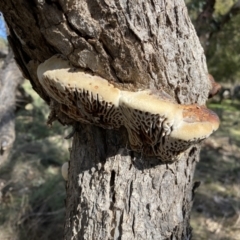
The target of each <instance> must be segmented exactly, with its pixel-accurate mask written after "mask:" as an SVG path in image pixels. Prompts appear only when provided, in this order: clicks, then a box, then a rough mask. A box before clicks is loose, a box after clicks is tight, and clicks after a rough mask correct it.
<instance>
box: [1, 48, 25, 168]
mask: <svg viewBox="0 0 240 240" xmlns="http://www.w3.org/2000/svg"><path fill="white" fill-rule="evenodd" d="M22 82H23V77H22V73H21V72H20V71H19V69H18V67H17V65H16V63H15V61H14V56H13V52H12V51H11V50H10V51H9V53H8V54H7V56H6V57H5V59H4V62H3V65H2V67H1V72H0V165H2V164H3V163H5V162H6V160H7V157H8V153H9V150H10V148H11V146H12V144H13V142H14V140H15V110H16V93H17V87H18V86H19V85H20V84H21V83H22Z"/></svg>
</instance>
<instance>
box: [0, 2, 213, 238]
mask: <svg viewBox="0 0 240 240" xmlns="http://www.w3.org/2000/svg"><path fill="white" fill-rule="evenodd" d="M0 11H2V13H3V15H4V18H5V20H6V23H7V25H8V27H9V30H10V36H9V40H10V43H11V46H12V48H13V50H14V53H15V56H16V59H17V62H18V64H19V65H20V67H21V69H22V71H23V73H24V75H25V77H26V78H28V79H29V80H30V81H31V83H32V86H33V88H34V89H35V90H36V91H37V92H38V94H39V95H40V96H41V97H42V98H43V99H45V100H46V102H48V103H49V100H50V99H49V96H47V94H46V92H44V90H43V88H42V87H41V85H40V84H39V81H38V79H37V75H36V72H37V67H38V65H39V64H40V63H42V62H43V61H45V60H46V59H48V58H50V57H51V56H52V55H54V54H56V53H60V54H62V55H64V56H65V57H66V58H67V59H68V60H69V61H70V62H71V63H72V64H73V65H75V66H77V67H81V68H83V69H86V70H90V71H92V72H93V73H94V74H96V75H100V76H101V77H103V78H105V79H107V80H109V81H114V82H116V83H117V84H118V86H119V87H121V88H122V89H130V90H134V91H137V90H139V89H152V90H156V92H157V91H158V90H159V89H163V90H164V91H165V92H167V93H168V94H169V95H171V96H172V97H173V98H174V99H175V100H176V101H177V102H178V103H181V104H182V103H185V104H190V103H198V104H204V103H205V101H206V99H207V96H208V92H209V89H210V84H209V81H208V76H207V67H206V62H205V57H204V53H203V50H202V47H201V46H200V43H199V40H198V38H197V36H196V34H195V30H194V27H193V26H192V24H191V22H190V19H189V17H188V13H187V9H186V7H185V3H184V1H183V0H173V1H168V0H134V1H126V0H116V1H109V0H72V1H70V0H67V1H62V0H54V1H51V0H48V1H44V0H35V1H24V0H2V1H1V2H0ZM199 148H200V147H199V146H197V145H196V146H193V147H191V148H190V149H188V150H187V151H185V153H184V154H183V155H182V157H181V159H180V160H179V161H177V162H175V163H172V164H168V163H161V162H160V161H159V160H158V159H155V158H147V157H145V156H143V155H141V154H140V153H136V152H133V151H131V149H129V147H128V141H127V134H126V130H125V129H124V128H121V129H119V130H105V129H102V128H99V127H96V126H92V125H84V124H81V123H78V125H77V131H76V133H75V134H74V138H73V146H72V150H71V160H70V169H69V181H68V184H67V200H66V222H65V233H64V239H138V240H140V239H190V238H191V228H190V226H189V217H190V210H191V206H192V200H193V174H194V169H195V165H196V163H197V161H198V160H199Z"/></svg>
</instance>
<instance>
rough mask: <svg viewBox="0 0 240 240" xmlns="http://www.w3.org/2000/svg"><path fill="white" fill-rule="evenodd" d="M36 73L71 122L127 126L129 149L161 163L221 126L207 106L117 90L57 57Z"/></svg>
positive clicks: (161, 94)
mask: <svg viewBox="0 0 240 240" xmlns="http://www.w3.org/2000/svg"><path fill="white" fill-rule="evenodd" d="M37 75H38V78H39V81H40V83H41V85H42V86H43V88H44V89H45V91H46V92H47V94H48V95H49V97H50V98H51V99H52V100H53V101H54V102H57V103H58V105H59V106H60V107H59V109H60V111H61V112H63V113H64V114H65V115H67V116H68V117H69V118H71V119H73V120H74V121H79V122H82V123H89V124H94V125H96V126H100V127H102V128H106V129H118V128H119V127H121V126H125V127H126V129H127V132H128V137H129V142H130V146H131V148H132V150H134V151H138V152H142V153H143V154H145V155H147V156H155V157H157V158H159V159H160V160H161V161H163V162H172V161H176V160H178V159H179V156H180V154H181V153H182V152H183V151H185V150H186V149H188V148H189V147H190V146H191V145H193V144H196V143H199V142H201V141H202V140H204V139H205V138H207V137H208V136H209V135H210V134H212V133H213V132H214V131H216V130H217V128H218V126H219V118H218V116H217V115H216V114H215V113H214V112H213V111H211V110H209V109H207V108H206V107H205V106H199V105H197V104H192V105H183V104H178V103H176V102H174V100H171V99H169V97H166V96H168V95H167V94H166V93H164V92H162V93H161V92H159V93H158V95H156V94H155V93H153V92H152V91H151V90H144V91H137V92H131V91H124V90H120V89H118V88H117V87H115V86H114V85H113V84H111V83H110V82H108V81H107V80H105V79H103V78H101V77H99V76H94V75H91V74H89V73H86V72H84V71H82V70H81V69H78V68H76V67H73V66H72V65H71V64H70V63H69V62H68V61H67V60H65V59H64V58H63V57H61V56H60V55H55V56H53V57H51V58H50V59H48V60H46V61H45V62H44V63H42V64H40V65H39V66H38V70H37Z"/></svg>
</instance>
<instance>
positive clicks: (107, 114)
mask: <svg viewBox="0 0 240 240" xmlns="http://www.w3.org/2000/svg"><path fill="white" fill-rule="evenodd" d="M37 75H38V79H39V81H40V83H41V84H42V86H43V88H44V89H45V90H46V92H47V93H48V94H49V96H50V98H53V99H54V100H55V101H57V102H58V103H61V104H62V107H61V110H62V111H63V112H64V113H65V114H67V115H69V116H70V117H71V118H73V119H75V120H76V121H82V122H84V123H86V122H89V123H92V124H96V125H98V126H101V127H104V128H119V127H120V126H121V125H123V122H122V118H121V113H120V112H119V108H118V102H119V97H120V92H121V91H120V90H119V89H118V88H115V87H114V86H113V85H112V84H111V83H109V82H108V81H107V80H105V79H103V78H101V77H98V76H93V75H91V74H89V73H85V72H83V71H82V70H81V69H77V68H75V67H73V66H71V65H70V63H69V62H68V61H66V60H65V59H63V58H62V57H61V56H59V55H56V56H53V57H52V58H50V59H48V60H47V61H45V62H44V63H42V64H40V65H39V67H38V70H37Z"/></svg>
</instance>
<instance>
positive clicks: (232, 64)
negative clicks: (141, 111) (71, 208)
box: [0, 0, 240, 240]
mask: <svg viewBox="0 0 240 240" xmlns="http://www.w3.org/2000/svg"><path fill="white" fill-rule="evenodd" d="M186 4H187V7H188V10H189V15H190V17H191V19H192V22H193V24H194V26H195V28H196V31H197V34H198V36H199V38H200V41H201V43H202V46H203V48H204V50H205V54H206V58H207V63H208V68H209V72H210V73H211V74H212V75H213V76H214V78H215V80H216V81H217V82H219V83H221V84H222V85H223V89H225V90H226V89H227V91H229V92H227V93H228V94H224V91H222V92H220V94H219V95H218V96H216V97H214V98H213V99H212V100H210V101H209V102H208V106H209V107H210V108H212V109H213V110H214V111H215V112H217V114H218V115H219V117H220V118H221V126H220V129H219V131H217V132H216V133H215V134H214V135H213V136H212V137H210V138H209V139H207V140H206V141H205V142H204V143H203V147H202V151H201V161H200V162H199V163H198V165H197V169H196V174H195V181H196V182H201V185H200V187H199V188H198V189H197V191H196V195H195V199H194V205H193V211H192V216H191V225H192V227H193V240H206V239H210V240H240V111H239V110H240V89H239V95H238V92H236V93H237V94H236V95H235V96H233V93H234V89H236V87H237V86H238V85H240V80H239V79H240V61H239V58H240V29H239V28H240V0H239V1H237V0H186ZM1 30H2V31H1ZM4 31H5V30H4V24H3V22H2V21H0V49H2V48H6V49H7V41H6V39H5V33H4ZM22 87H23V89H24V91H25V93H26V95H28V96H31V97H29V98H28V99H31V100H29V101H28V103H27V104H25V105H24V107H18V105H20V104H19V102H18V101H17V111H16V140H15V142H14V146H13V147H12V150H11V152H10V154H9V156H8V161H6V162H5V163H4V164H1V163H0V240H26V239H29V240H47V239H50V240H51V239H62V234H63V222H64V220H63V219H64V211H65V210H64V199H65V182H64V180H63V179H62V177H61V174H60V168H61V165H62V164H63V163H64V162H65V161H67V160H68V156H69V148H70V144H71V142H70V140H65V139H64V136H67V135H68V133H69V132H70V131H71V129H69V128H65V127H63V126H60V124H58V123H54V125H53V126H52V127H51V128H49V127H47V126H46V119H47V115H48V113H49V108H48V106H46V104H45V103H44V102H43V101H42V99H40V98H39V96H38V95H37V94H36V93H35V92H34V91H33V90H32V88H31V86H30V83H29V82H28V81H25V82H24V84H23V86H22ZM1 104H2V103H1Z"/></svg>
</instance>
